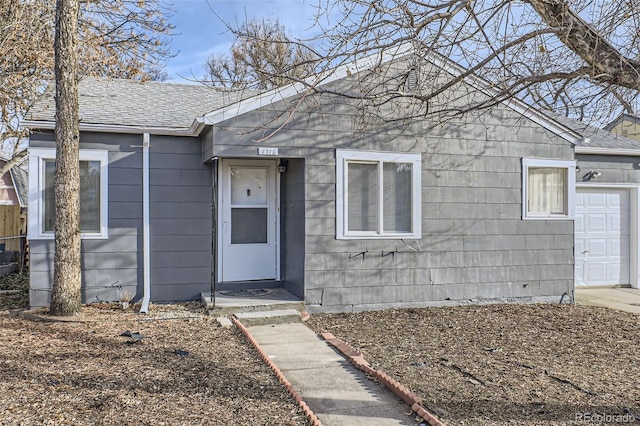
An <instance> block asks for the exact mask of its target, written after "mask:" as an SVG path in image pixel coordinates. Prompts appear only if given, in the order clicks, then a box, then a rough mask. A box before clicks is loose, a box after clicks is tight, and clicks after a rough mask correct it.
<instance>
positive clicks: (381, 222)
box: [336, 150, 421, 239]
mask: <svg viewBox="0 0 640 426" xmlns="http://www.w3.org/2000/svg"><path fill="white" fill-rule="evenodd" d="M420 166H421V159H420V154H401V153H394V152H369V151H351V150H337V151H336V225H337V226H336V228H337V229H336V231H337V232H336V234H337V235H336V238H338V239H348V238H354V239H357V238H362V239H366V238H420V237H421V226H420V225H421V223H420V217H421V203H420V194H421V192H420V190H421V188H420Z"/></svg>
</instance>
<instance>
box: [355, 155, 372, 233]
mask: <svg viewBox="0 0 640 426" xmlns="http://www.w3.org/2000/svg"><path fill="white" fill-rule="evenodd" d="M347 173H348V176H349V177H348V182H347V193H348V200H347V204H348V210H347V212H348V213H347V229H348V230H349V231H377V229H378V214H377V212H378V165H377V164H362V163H347Z"/></svg>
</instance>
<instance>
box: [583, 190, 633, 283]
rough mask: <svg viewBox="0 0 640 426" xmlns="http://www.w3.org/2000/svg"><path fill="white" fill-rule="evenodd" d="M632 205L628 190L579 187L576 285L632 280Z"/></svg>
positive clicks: (627, 281)
mask: <svg viewBox="0 0 640 426" xmlns="http://www.w3.org/2000/svg"><path fill="white" fill-rule="evenodd" d="M629 208H630V203H629V190H626V189H608V188H593V189H592V188H588V189H587V188H578V189H577V190H576V198H575V214H576V220H575V226H576V235H575V259H576V285H615V284H629V248H630V246H629V244H630V234H629V230H630V221H629V218H630V213H629Z"/></svg>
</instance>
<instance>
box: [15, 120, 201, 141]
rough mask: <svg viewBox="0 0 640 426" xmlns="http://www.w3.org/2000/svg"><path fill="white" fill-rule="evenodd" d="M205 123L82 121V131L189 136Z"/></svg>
mask: <svg viewBox="0 0 640 426" xmlns="http://www.w3.org/2000/svg"><path fill="white" fill-rule="evenodd" d="M21 125H22V126H24V127H29V128H31V129H40V130H55V125H56V123H55V122H54V121H40V120H23V121H22V123H21ZM204 126H205V123H204V122H203V121H202V119H196V120H194V121H193V123H192V124H191V126H190V127H186V128H185V127H154V126H126V125H119V124H95V123H82V122H81V123H80V131H81V132H98V133H121V134H122V133H128V134H134V135H136V134H139V135H142V134H144V133H149V134H153V135H159V136H187V137H197V136H199V135H200V132H201V131H202V129H203V128H204Z"/></svg>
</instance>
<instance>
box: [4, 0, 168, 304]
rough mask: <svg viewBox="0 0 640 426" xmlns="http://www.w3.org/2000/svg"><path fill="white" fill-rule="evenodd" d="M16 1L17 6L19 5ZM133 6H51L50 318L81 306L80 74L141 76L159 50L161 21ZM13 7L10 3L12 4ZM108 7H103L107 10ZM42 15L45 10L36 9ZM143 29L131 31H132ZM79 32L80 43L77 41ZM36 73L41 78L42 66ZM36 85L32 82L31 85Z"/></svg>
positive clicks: (64, 2) (68, 2) (73, 1)
mask: <svg viewBox="0 0 640 426" xmlns="http://www.w3.org/2000/svg"><path fill="white" fill-rule="evenodd" d="M20 3H22V2H18V5H20ZM134 4H135V5H136V6H137V7H139V8H140V7H144V5H145V2H144V1H139V2H132V3H130V2H126V1H115V2H102V1H97V2H88V3H85V7H86V9H85V10H84V15H82V17H83V19H80V17H81V9H80V1H79V0H57V2H56V7H55V37H54V58H55V59H54V75H55V102H56V125H55V137H56V163H55V174H54V192H55V225H54V235H55V237H54V238H55V255H54V274H53V285H52V293H51V309H50V312H51V314H52V315H73V314H75V313H77V312H78V310H79V309H80V303H81V293H80V289H81V282H82V281H81V267H80V167H79V163H80V161H79V152H80V130H79V124H80V123H79V122H80V118H79V102H78V78H79V75H80V73H81V72H82V73H86V74H97V75H112V76H118V77H136V76H138V77H144V76H145V71H144V67H145V66H146V65H147V64H151V65H155V64H156V62H154V57H151V58H150V57H149V56H148V55H156V56H155V58H161V57H162V56H163V55H164V54H165V52H164V51H163V50H162V46H163V44H162V43H161V42H160V41H159V39H154V36H153V35H152V34H156V33H157V32H160V31H163V30H165V29H166V28H168V27H166V24H164V21H162V20H159V21H157V22H147V21H146V19H148V18H149V17H150V16H148V15H147V16H144V15H143V16H138V15H136V13H135V12H134V11H133V10H132V7H134ZM14 6H15V4H14ZM107 8H109V9H107ZM42 10H43V11H46V10H47V9H46V8H44V9H42ZM138 27H141V28H144V29H147V30H149V31H151V33H145V32H144V31H142V32H140V33H136V32H135V31H134V29H135V28H138ZM81 34H82V44H80V43H79V40H80V35H81ZM38 65H41V66H43V68H42V70H41V71H40V72H41V73H43V74H44V75H46V72H47V69H46V67H44V65H46V64H38ZM36 83H37V81H36Z"/></svg>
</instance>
